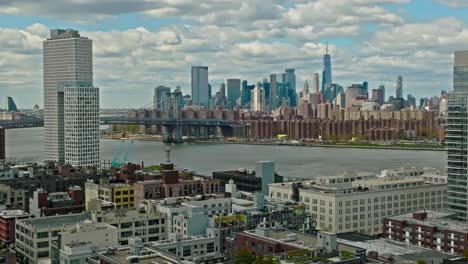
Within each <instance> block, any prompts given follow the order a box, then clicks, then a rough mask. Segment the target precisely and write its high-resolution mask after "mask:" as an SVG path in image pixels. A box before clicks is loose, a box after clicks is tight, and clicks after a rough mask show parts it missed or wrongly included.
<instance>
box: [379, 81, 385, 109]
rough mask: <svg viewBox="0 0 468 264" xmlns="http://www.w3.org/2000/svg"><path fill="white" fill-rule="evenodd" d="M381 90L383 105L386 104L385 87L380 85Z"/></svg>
mask: <svg viewBox="0 0 468 264" xmlns="http://www.w3.org/2000/svg"><path fill="white" fill-rule="evenodd" d="M379 90H381V91H382V104H383V103H385V85H383V84H382V85H379Z"/></svg>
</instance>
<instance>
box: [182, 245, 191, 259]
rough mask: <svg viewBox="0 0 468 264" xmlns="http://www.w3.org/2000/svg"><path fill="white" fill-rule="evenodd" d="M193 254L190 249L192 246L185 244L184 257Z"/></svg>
mask: <svg viewBox="0 0 468 264" xmlns="http://www.w3.org/2000/svg"><path fill="white" fill-rule="evenodd" d="M190 255H191V250H190V246H185V247H184V250H183V256H184V257H188V256H190Z"/></svg>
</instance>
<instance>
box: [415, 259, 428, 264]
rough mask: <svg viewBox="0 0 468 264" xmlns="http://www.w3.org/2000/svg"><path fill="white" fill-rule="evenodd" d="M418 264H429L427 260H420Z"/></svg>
mask: <svg viewBox="0 0 468 264" xmlns="http://www.w3.org/2000/svg"><path fill="white" fill-rule="evenodd" d="M416 264H427V262H426V261H425V260H422V259H420V260H418V261H416Z"/></svg>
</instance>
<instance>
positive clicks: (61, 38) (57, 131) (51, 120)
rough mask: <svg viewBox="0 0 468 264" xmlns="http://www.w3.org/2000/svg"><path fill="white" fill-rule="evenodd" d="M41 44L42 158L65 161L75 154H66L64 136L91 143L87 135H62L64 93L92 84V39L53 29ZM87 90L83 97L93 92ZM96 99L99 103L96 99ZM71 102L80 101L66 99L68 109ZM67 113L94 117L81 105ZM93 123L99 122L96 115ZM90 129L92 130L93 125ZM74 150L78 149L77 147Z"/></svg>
mask: <svg viewBox="0 0 468 264" xmlns="http://www.w3.org/2000/svg"><path fill="white" fill-rule="evenodd" d="M43 46H44V56H43V70H44V152H45V159H46V160H53V161H59V162H69V161H70V160H66V156H67V157H71V156H70V155H75V154H71V153H70V154H68V155H66V153H65V149H66V148H65V143H66V142H65V138H67V142H75V144H95V142H94V141H93V142H94V143H91V141H89V140H88V138H87V135H84V134H83V133H71V132H70V133H69V134H67V135H65V116H66V113H65V94H66V93H67V91H68V94H69V98H71V97H73V94H74V93H75V91H74V90H73V89H71V88H76V89H85V88H92V87H93V51H92V50H93V47H92V41H91V40H90V39H88V38H85V37H81V36H80V34H79V32H78V31H76V30H72V29H66V30H63V29H53V30H51V31H50V38H48V39H47V40H45V41H44V43H43ZM65 87H67V89H65ZM66 90H67V91H66ZM91 90H93V89H88V90H87V91H90V93H91V94H89V95H86V96H93V95H95V91H94V90H93V91H91ZM80 93H81V91H80ZM70 100H71V99H70ZM76 100H85V101H86V100H88V99H87V98H86V97H85V96H79V97H78V98H77V99H76ZM97 100H98V102H99V98H97ZM74 103H76V104H81V102H76V101H74V102H69V103H68V107H69V108H68V109H70V110H71V109H72V106H71V104H74ZM91 108H92V107H91ZM98 108H99V103H98ZM98 111H99V109H98ZM71 114H74V115H76V116H75V118H77V119H78V120H82V119H87V118H88V117H94V116H95V113H94V112H92V113H90V112H88V109H85V108H82V109H80V110H79V111H78V112H77V113H69V114H68V115H67V116H68V117H71V116H70V115H71ZM70 120H72V119H70V118H67V122H72V121H70ZM97 122H98V123H99V118H98V120H97ZM73 125H74V126H75V127H79V126H81V125H83V124H77V123H74V124H73ZM92 128H93V129H94V126H92ZM77 129H78V128H77ZM97 133H99V127H97ZM93 134H94V133H93ZM97 144H99V142H98V143H97ZM73 149H75V148H73ZM97 149H99V145H97ZM76 151H78V152H80V151H81V150H76ZM93 155H94V154H93ZM77 165H78V164H77ZM96 165H97V164H96Z"/></svg>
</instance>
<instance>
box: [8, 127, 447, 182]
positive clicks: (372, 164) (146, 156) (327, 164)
mask: <svg viewBox="0 0 468 264" xmlns="http://www.w3.org/2000/svg"><path fill="white" fill-rule="evenodd" d="M42 132H43V128H25V129H11V130H7V131H6V151H7V159H8V160H15V161H42V159H43V151H42V149H43V140H42V139H43V136H42ZM121 144H122V142H121V141H120V140H110V139H102V140H101V159H103V160H112V159H113V157H114V153H115V152H116V151H117V150H118V149H119V146H120V145H121ZM124 149H128V150H129V160H130V161H133V162H141V161H144V162H145V165H150V164H158V163H160V162H163V161H164V159H165V153H164V145H163V144H162V143H161V142H153V141H151V142H148V141H134V142H133V143H132V144H130V143H129V142H126V144H125V145H124ZM171 159H172V161H173V162H175V163H176V164H177V165H178V166H180V167H183V168H188V169H192V170H195V171H197V172H198V173H201V174H205V175H211V172H213V171H218V170H232V169H238V168H254V167H255V161H258V160H272V161H275V162H276V170H277V171H278V173H280V174H281V175H283V176H286V177H291V178H296V177H297V178H314V177H316V176H320V175H333V174H337V173H341V172H343V171H345V170H351V171H372V172H378V171H380V170H383V169H391V168H399V167H401V166H416V167H433V168H441V169H443V168H444V167H445V166H446V156H445V152H443V151H413V150H386V149H385V150H384V149H342V148H320V147H290V146H258V145H223V144H183V145H177V146H173V147H172V152H171Z"/></svg>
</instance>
